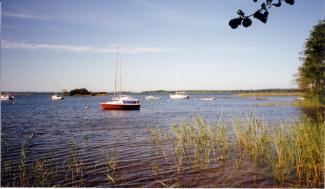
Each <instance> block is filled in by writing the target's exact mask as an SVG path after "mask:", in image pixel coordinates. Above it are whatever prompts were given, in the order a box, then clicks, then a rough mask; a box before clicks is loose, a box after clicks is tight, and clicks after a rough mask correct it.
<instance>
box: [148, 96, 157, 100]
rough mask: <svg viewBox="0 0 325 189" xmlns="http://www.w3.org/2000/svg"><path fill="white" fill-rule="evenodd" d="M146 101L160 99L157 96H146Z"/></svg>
mask: <svg viewBox="0 0 325 189" xmlns="http://www.w3.org/2000/svg"><path fill="white" fill-rule="evenodd" d="M144 98H145V99H146V100H159V99H160V97H159V96H146V97H144Z"/></svg>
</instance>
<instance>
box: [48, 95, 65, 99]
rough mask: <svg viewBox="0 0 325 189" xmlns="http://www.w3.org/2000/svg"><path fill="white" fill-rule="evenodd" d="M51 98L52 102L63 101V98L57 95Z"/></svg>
mask: <svg viewBox="0 0 325 189" xmlns="http://www.w3.org/2000/svg"><path fill="white" fill-rule="evenodd" d="M51 98H52V100H63V99H64V97H63V96H60V95H57V94H55V95H53V96H52V97H51Z"/></svg>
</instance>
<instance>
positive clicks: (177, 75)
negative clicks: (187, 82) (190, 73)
mask: <svg viewBox="0 0 325 189" xmlns="http://www.w3.org/2000/svg"><path fill="white" fill-rule="evenodd" d="M177 89H178V73H177V72H176V90H175V94H177Z"/></svg>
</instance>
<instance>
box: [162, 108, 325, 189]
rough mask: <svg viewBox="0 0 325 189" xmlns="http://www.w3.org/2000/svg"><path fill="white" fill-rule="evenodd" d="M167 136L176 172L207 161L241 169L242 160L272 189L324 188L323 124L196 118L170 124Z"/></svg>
mask: <svg viewBox="0 0 325 189" xmlns="http://www.w3.org/2000/svg"><path fill="white" fill-rule="evenodd" d="M229 128H232V129H233V133H234V136H232V137H231V136H230V135H229V134H228V133H227V130H226V129H229ZM270 128H275V129H274V130H272V131H271V129H270ZM169 134H170V135H171V136H170V138H169V140H172V141H173V142H172V143H174V156H175V157H176V160H175V164H176V165H175V166H176V169H177V172H178V173H179V174H180V173H181V170H182V167H183V165H184V164H187V163H188V162H187V161H190V162H194V164H195V165H196V167H197V166H198V167H199V168H206V167H208V166H209V165H210V164H211V162H213V161H221V162H224V161H228V162H234V164H235V165H236V167H238V168H242V163H243V162H244V161H246V162H247V161H248V162H250V166H251V167H252V168H259V167H261V168H265V171H266V172H265V173H264V175H265V176H266V177H268V178H271V179H273V180H274V183H275V186H276V185H277V184H280V185H281V184H282V185H283V184H285V183H286V182H288V181H289V182H291V183H293V184H294V186H297V187H304V186H308V187H310V186H311V187H317V186H323V185H324V121H320V122H313V121H312V120H310V119H308V118H304V119H303V120H301V121H300V122H298V123H291V124H288V123H282V124H280V125H279V124H277V125H272V124H269V123H267V122H262V121H259V120H258V119H257V117H256V116H255V115H254V114H252V115H250V116H249V117H247V119H246V120H245V121H243V120H240V119H237V118H234V119H233V124H232V125H231V124H224V123H214V124H207V123H206V122H205V121H204V120H203V119H202V118H196V119H195V120H194V121H191V122H184V123H180V124H174V125H172V126H171V130H170V133H169ZM157 135H158V134H157V133H156V137H157V138H159V136H157ZM159 143H161V141H160V142H159ZM157 144H158V143H157ZM212 157H215V158H214V159H213V158H212Z"/></svg>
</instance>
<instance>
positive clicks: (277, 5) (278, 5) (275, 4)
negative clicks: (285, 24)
mask: <svg viewBox="0 0 325 189" xmlns="http://www.w3.org/2000/svg"><path fill="white" fill-rule="evenodd" d="M273 6H275V7H280V6H281V0H279V1H278V3H273Z"/></svg>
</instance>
